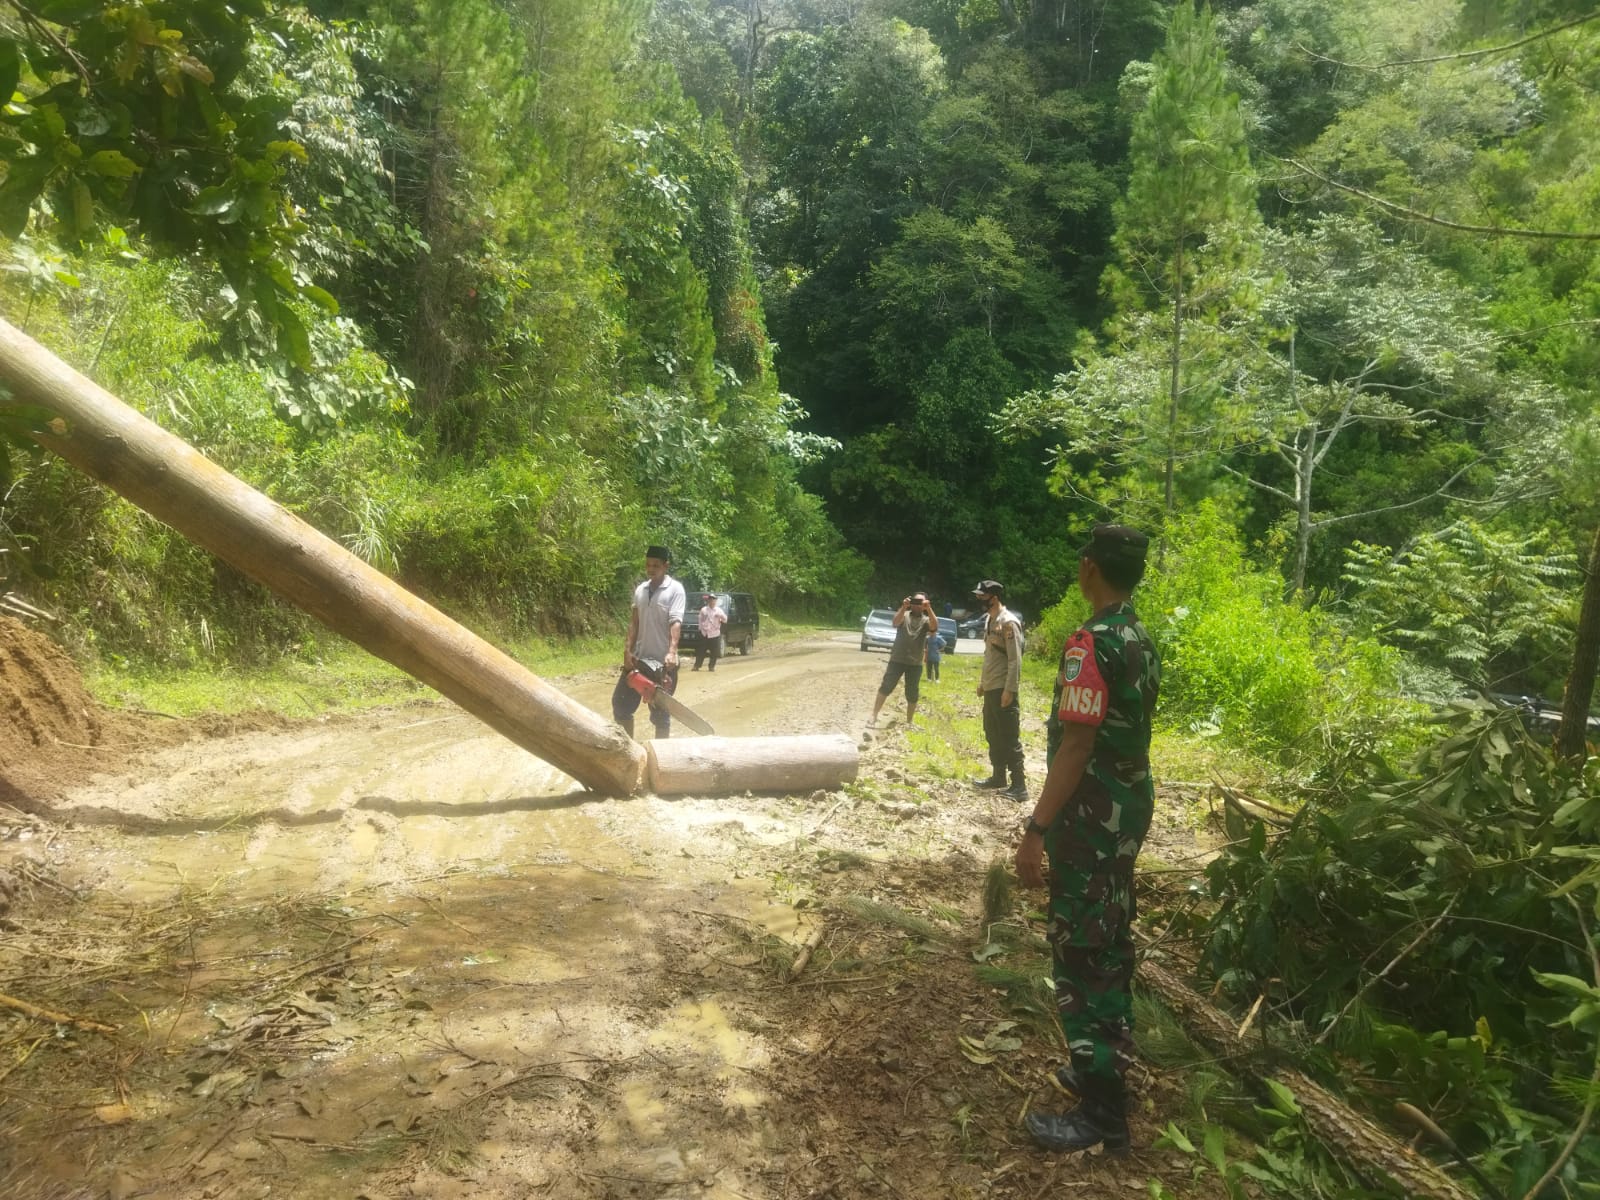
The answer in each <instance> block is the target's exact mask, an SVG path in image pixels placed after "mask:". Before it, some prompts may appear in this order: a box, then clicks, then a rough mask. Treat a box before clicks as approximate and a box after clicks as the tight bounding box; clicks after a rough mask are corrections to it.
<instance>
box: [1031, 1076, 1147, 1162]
mask: <svg viewBox="0 0 1600 1200" xmlns="http://www.w3.org/2000/svg"><path fill="white" fill-rule="evenodd" d="M1064 1070H1066V1071H1069V1072H1070V1071H1072V1068H1071V1067H1066V1068H1064ZM1074 1074H1076V1073H1075V1072H1074ZM1059 1077H1060V1075H1059V1073H1058V1074H1057V1078H1059ZM1080 1082H1081V1086H1080V1087H1078V1088H1077V1089H1076V1090H1077V1091H1078V1094H1079V1095H1081V1096H1082V1097H1083V1103H1082V1104H1080V1105H1078V1107H1077V1108H1075V1109H1073V1110H1072V1111H1071V1112H1069V1113H1065V1114H1063V1115H1055V1114H1051V1113H1029V1114H1028V1122H1027V1124H1028V1133H1029V1134H1030V1135H1032V1137H1033V1140H1034V1143H1035V1144H1036V1145H1038V1146H1041V1147H1043V1148H1044V1149H1046V1150H1055V1151H1057V1152H1060V1153H1069V1152H1071V1151H1075V1150H1089V1149H1092V1148H1094V1147H1095V1146H1099V1145H1102V1144H1104V1146H1105V1148H1106V1153H1108V1154H1117V1153H1121V1152H1122V1151H1124V1150H1126V1149H1127V1148H1128V1145H1129V1143H1130V1141H1131V1138H1130V1136H1129V1134H1128V1095H1127V1089H1126V1088H1125V1087H1124V1086H1123V1083H1122V1080H1121V1079H1120V1078H1119V1079H1113V1080H1102V1079H1087V1080H1081V1081H1080Z"/></svg>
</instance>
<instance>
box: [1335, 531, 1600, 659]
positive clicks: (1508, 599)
mask: <svg viewBox="0 0 1600 1200" xmlns="http://www.w3.org/2000/svg"><path fill="white" fill-rule="evenodd" d="M1553 540H1554V539H1553V538H1552V537H1551V535H1550V534H1548V533H1545V532H1541V531H1536V532H1533V533H1529V534H1518V533H1500V532H1497V531H1495V530H1493V529H1490V528H1488V527H1486V526H1484V525H1480V524H1479V523H1477V522H1476V521H1472V520H1465V519H1464V520H1460V521H1456V522H1455V523H1454V524H1452V525H1449V526H1447V527H1446V528H1444V529H1441V530H1439V531H1438V532H1437V533H1432V534H1428V535H1427V536H1425V537H1422V538H1419V539H1417V541H1416V542H1415V543H1413V544H1412V545H1411V546H1410V547H1408V548H1407V549H1405V550H1404V551H1402V552H1401V553H1399V554H1398V555H1397V554H1394V553H1393V552H1392V551H1391V550H1390V549H1389V548H1387V547H1385V546H1370V545H1366V544H1364V543H1360V542H1358V543H1356V544H1355V545H1354V546H1352V547H1351V548H1350V550H1349V551H1348V554H1347V558H1346V562H1345V571H1344V579H1345V581H1346V582H1347V583H1350V584H1352V585H1353V588H1354V590H1353V592H1352V593H1351V595H1350V598H1349V600H1348V604H1349V607H1350V609H1351V612H1352V613H1353V615H1354V616H1355V618H1356V620H1357V622H1358V623H1360V624H1361V625H1362V626H1364V627H1365V629H1366V630H1367V631H1368V632H1369V633H1371V634H1373V635H1375V636H1377V637H1379V638H1381V639H1383V640H1384V641H1387V642H1389V643H1391V644H1393V645H1397V646H1400V647H1401V648H1403V649H1406V650H1409V651H1411V652H1412V653H1413V654H1415V655H1416V656H1417V657H1418V658H1420V659H1421V660H1422V661H1423V662H1424V663H1426V664H1428V665H1429V666H1433V667H1437V668H1442V669H1444V670H1446V671H1448V672H1450V674H1452V675H1453V676H1455V677H1456V678H1457V679H1459V680H1461V681H1463V682H1465V683H1467V684H1470V685H1472V686H1474V687H1480V688H1482V687H1499V686H1502V685H1504V684H1505V683H1506V682H1507V681H1508V680H1512V679H1516V678H1519V677H1521V678H1525V679H1533V680H1538V679H1540V678H1544V677H1552V676H1554V675H1558V674H1559V672H1560V669H1561V666H1562V665H1563V664H1565V662H1566V661H1567V660H1568V657H1569V656H1570V653H1571V645H1572V631H1573V628H1574V626H1575V624H1576V619H1577V611H1576V608H1577V595H1578V593H1577V589H1576V588H1575V587H1574V586H1573V585H1574V583H1575V581H1576V580H1577V579H1578V577H1579V574H1580V572H1579V566H1578V560H1577V557H1576V556H1575V555H1572V554H1568V553H1564V552H1562V551H1560V550H1557V549H1555V548H1554V547H1553V545H1552V542H1553Z"/></svg>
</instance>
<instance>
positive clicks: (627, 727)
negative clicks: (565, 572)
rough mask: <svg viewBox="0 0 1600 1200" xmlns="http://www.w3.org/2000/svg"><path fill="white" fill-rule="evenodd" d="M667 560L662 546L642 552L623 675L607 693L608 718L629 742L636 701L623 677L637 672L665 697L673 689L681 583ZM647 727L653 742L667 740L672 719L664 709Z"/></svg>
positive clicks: (652, 713) (655, 711) (669, 557)
mask: <svg viewBox="0 0 1600 1200" xmlns="http://www.w3.org/2000/svg"><path fill="white" fill-rule="evenodd" d="M671 566H672V555H671V554H669V553H668V552H667V548H666V547H665V546H651V547H650V548H649V549H647V550H646V551H645V552H644V574H645V578H644V582H643V583H641V584H640V585H639V586H638V587H636V588H634V589H633V608H632V610H631V611H630V612H629V614H628V636H627V640H626V641H625V642H624V643H623V646H622V676H621V678H619V679H618V680H617V686H616V687H615V688H614V689H613V690H612V692H611V715H612V716H613V717H615V718H616V720H617V724H618V725H621V726H622V728H623V730H624V732H626V733H627V735H628V736H629V737H632V736H633V714H634V713H636V712H638V711H639V702H640V696H639V693H638V692H636V691H634V690H633V688H631V687H629V686H628V675H629V674H630V673H631V672H633V671H639V672H641V673H642V674H644V675H647V676H649V678H650V679H652V680H654V681H655V683H656V684H657V685H659V686H660V687H662V688H665V689H666V690H667V691H668V692H674V691H676V690H677V687H678V636H679V635H680V634H681V633H682V632H683V606H684V595H683V584H681V583H679V582H678V581H677V580H676V579H674V578H673V577H672V576H671V575H669V574H667V570H668V568H669V567H671ZM650 723H651V724H652V725H653V726H655V731H656V736H657V737H658V738H664V737H670V736H671V735H672V714H671V713H669V712H667V710H666V709H665V708H652V709H651V710H650Z"/></svg>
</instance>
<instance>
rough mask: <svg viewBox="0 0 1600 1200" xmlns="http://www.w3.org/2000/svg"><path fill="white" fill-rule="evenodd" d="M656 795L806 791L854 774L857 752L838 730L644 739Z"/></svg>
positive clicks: (829, 785) (847, 779)
mask: <svg viewBox="0 0 1600 1200" xmlns="http://www.w3.org/2000/svg"><path fill="white" fill-rule="evenodd" d="M648 751H649V757H650V790H651V791H653V792H654V793H655V794H656V795H658V796H677V795H689V794H691V793H694V792H699V793H702V794H705V795H725V794H726V793H728V792H808V791H812V790H814V789H816V788H835V787H838V786H839V785H840V784H842V783H849V782H850V781H851V780H853V779H854V778H855V777H856V771H857V769H858V767H859V765H860V761H861V756H860V752H859V751H858V750H857V748H856V743H855V739H853V738H851V737H849V736H848V735H846V734H842V733H826V734H821V733H819V734H809V735H801V736H796V737H748V738H725V737H696V738H670V739H667V740H665V741H660V740H658V741H652V742H650V743H648Z"/></svg>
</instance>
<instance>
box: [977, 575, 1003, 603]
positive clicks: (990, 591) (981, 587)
mask: <svg viewBox="0 0 1600 1200" xmlns="http://www.w3.org/2000/svg"><path fill="white" fill-rule="evenodd" d="M972 594H973V595H974V596H994V597H996V598H998V599H1001V600H1004V599H1005V598H1006V585H1005V584H1003V583H1000V582H999V581H998V580H994V579H981V580H979V581H978V584H977V586H976V587H974V588H973V589H972Z"/></svg>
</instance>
